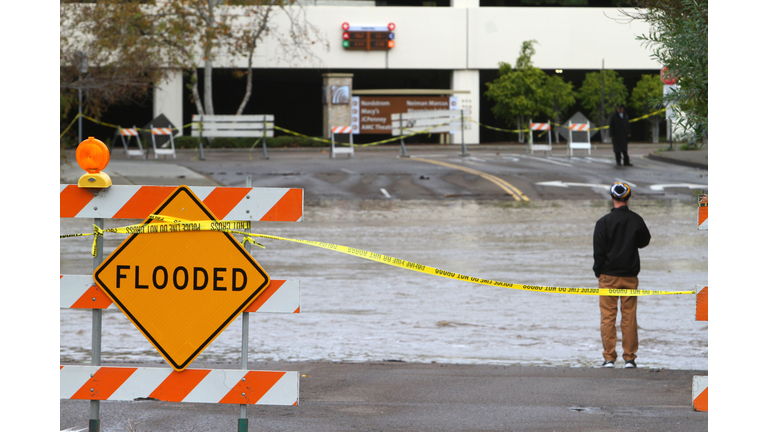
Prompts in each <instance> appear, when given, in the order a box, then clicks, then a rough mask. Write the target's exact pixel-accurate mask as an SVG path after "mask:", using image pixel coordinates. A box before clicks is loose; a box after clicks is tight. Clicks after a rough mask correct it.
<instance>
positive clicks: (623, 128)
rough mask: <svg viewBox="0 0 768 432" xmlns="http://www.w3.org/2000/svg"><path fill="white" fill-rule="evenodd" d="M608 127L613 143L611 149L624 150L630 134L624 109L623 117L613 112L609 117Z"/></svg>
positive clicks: (627, 117) (615, 150)
mask: <svg viewBox="0 0 768 432" xmlns="http://www.w3.org/2000/svg"><path fill="white" fill-rule="evenodd" d="M608 127H609V129H608V131H609V132H610V134H611V142H612V143H613V151H614V152H619V151H626V150H627V144H628V143H629V136H630V129H629V116H628V115H627V112H626V111H624V117H619V113H618V112H614V113H613V114H612V115H611V118H610V119H609V122H608Z"/></svg>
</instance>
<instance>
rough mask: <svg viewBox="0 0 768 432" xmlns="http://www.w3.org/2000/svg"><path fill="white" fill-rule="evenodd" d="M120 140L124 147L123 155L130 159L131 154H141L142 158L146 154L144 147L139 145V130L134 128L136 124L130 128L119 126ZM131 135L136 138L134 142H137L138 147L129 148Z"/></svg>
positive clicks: (144, 157) (145, 156)
mask: <svg viewBox="0 0 768 432" xmlns="http://www.w3.org/2000/svg"><path fill="white" fill-rule="evenodd" d="M119 133H120V140H121V141H122V143H123V148H124V149H125V155H126V156H128V158H129V159H130V158H131V156H141V157H142V159H146V158H147V155H145V154H144V147H143V146H142V145H141V137H139V131H138V129H136V126H134V127H132V128H120V131H119ZM131 137H135V138H136V143H137V144H138V146H139V148H138V149H133V148H129V146H130V144H131Z"/></svg>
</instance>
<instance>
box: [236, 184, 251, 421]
mask: <svg viewBox="0 0 768 432" xmlns="http://www.w3.org/2000/svg"><path fill="white" fill-rule="evenodd" d="M245 187H247V188H250V187H251V176H250V175H249V176H248V177H246V178H245ZM246 232H251V228H250V227H249V228H248V229H247V230H246ZM245 250H246V251H247V252H248V255H250V254H251V244H250V243H248V242H246V243H245ZM249 317H250V313H248V312H243V347H242V351H241V353H240V369H242V370H248V325H249ZM246 407H247V405H246V404H240V418H239V419H237V432H248V415H247V414H246V412H245V408H246Z"/></svg>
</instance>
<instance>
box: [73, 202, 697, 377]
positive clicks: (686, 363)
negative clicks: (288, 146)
mask: <svg viewBox="0 0 768 432" xmlns="http://www.w3.org/2000/svg"><path fill="white" fill-rule="evenodd" d="M608 205H609V202H604V201H599V202H597V201H594V202H593V201H536V202H530V203H516V202H506V201H505V202H493V201H483V202H473V201H383V200H381V201H323V202H317V203H306V205H305V217H304V220H305V222H299V223H278V222H265V223H259V224H255V225H254V228H253V231H254V232H259V233H264V234H272V235H276V236H280V237H288V238H300V239H308V240H318V241H324V242H329V243H336V244H341V245H345V246H351V247H355V248H359V249H364V250H368V251H374V252H378V253H381V254H385V255H390V256H393V257H397V258H401V259H404V260H408V261H413V262H417V263H420V264H424V265H428V266H432V267H437V268H440V269H444V270H448V271H452V272H457V273H462V274H465V275H470V276H475V277H480V278H485V279H492V280H499V281H504V282H512V283H519V284H532V285H547V286H564V287H596V286H597V281H596V279H595V278H594V275H593V274H592V270H591V268H592V231H593V228H594V223H595V221H596V220H597V219H598V218H599V217H600V216H602V215H603V214H605V213H607V212H608V211H609V207H608ZM631 207H632V208H633V209H634V210H635V211H637V212H638V213H640V214H641V215H642V216H643V217H644V218H645V220H646V223H647V225H648V227H649V229H650V231H651V235H652V240H651V244H650V246H648V247H647V248H645V249H643V250H641V252H640V255H641V260H642V268H643V269H642V271H641V273H640V288H641V289H654V290H656V289H659V290H674V291H680V290H692V289H694V288H695V285H705V284H707V261H708V258H707V232H706V231H698V230H697V229H696V203H695V202H694V201H690V202H668V201H665V202H660V201H637V202H632V203H631ZM130 222H132V221H114V220H107V221H106V225H107V227H112V226H123V225H126V224H128V223H130ZM91 224H92V220H73V219H62V221H61V233H62V234H65V233H73V232H89V231H92V228H90V227H91ZM123 238H124V237H122V236H119V235H111V236H110V235H108V237H107V238H106V240H105V256H106V254H108V253H110V252H111V251H112V250H114V249H115V247H117V245H118V244H119V243H120V241H122V239H123ZM60 243H61V263H60V265H61V273H62V274H86V273H91V272H92V268H93V267H92V266H93V261H92V259H91V256H90V254H89V251H90V246H91V243H90V238H89V237H83V238H74V239H64V240H61V242H60ZM263 244H264V245H265V246H266V247H267V248H266V249H260V248H254V251H253V254H254V257H255V258H256V260H257V261H258V262H259V263H260V264H261V265H262V266H263V267H264V268H265V269H266V271H267V272H268V273H269V274H270V276H271V277H272V278H275V279H299V280H301V285H302V293H301V296H302V299H301V313H300V314H285V315H283V314H255V313H252V314H250V359H251V360H252V361H258V360H288V361H298V360H303V361H309V360H329V361H367V360H375V361H380V360H384V359H386V360H404V361H411V362H439V363H499V364H513V363H515V364H535V365H570V366H577V367H579V366H580V367H585V366H586V367H591V366H594V365H596V364H598V363H599V362H602V359H601V352H602V346H601V343H600V334H599V310H598V306H597V298H596V297H593V296H575V295H563V294H547V293H532V292H524V291H517V290H511V289H506V288H498V287H490V286H485V285H477V284H472V283H468V282H460V281H454V280H450V279H446V278H440V277H435V276H430V275H425V274H422V273H418V272H413V271H408V270H405V269H401V268H397V267H392V266H387V265H384V264H379V263H375V262H372V261H367V260H364V259H360V258H355V257H352V256H348V255H344V254H340V253H336V252H333V251H330V250H326V249H320V248H316V247H312V246H306V245H301V244H296V243H290V242H281V241H275V240H268V239H263ZM695 304H696V300H695V297H694V296H693V295H686V296H654V297H641V298H640V300H639V306H638V322H639V325H640V330H639V336H640V351H639V352H638V360H637V361H638V365H639V366H641V367H654V368H670V369H697V370H705V369H708V367H707V353H708V342H707V341H708V337H707V323H706V322H698V321H695V319H694V311H695ZM60 317H61V318H60V327H61V337H60V356H61V360H62V361H65V360H75V361H85V360H88V359H89V358H90V351H89V349H88V347H90V338H91V335H90V319H91V314H90V312H89V311H77V310H62V311H61V313H60ZM240 329H241V323H240V319H239V318H238V320H237V321H235V322H234V323H233V325H231V326H230V327H229V328H228V329H227V330H225V331H224V332H223V333H222V335H221V336H220V337H219V338H218V339H217V340H216V341H214V342H213V343H212V344H211V345H210V346H209V347H208V348H207V350H206V351H205V352H203V353H202V354H201V355H200V356H199V357H198V359H200V360H203V361H232V362H236V361H238V360H239V356H240V344H241V342H240ZM102 344H103V346H102V359H103V360H104V361H105V362H110V361H162V358H161V357H160V355H159V354H158V353H157V352H156V351H155V349H154V347H152V345H150V344H149V342H148V341H146V340H145V339H144V337H143V336H142V335H141V334H140V333H139V332H138V330H136V329H135V328H134V327H133V325H132V324H131V323H130V322H129V321H128V320H127V319H126V318H125V317H124V316H123V315H122V313H120V312H119V311H114V312H106V313H105V314H104V322H103V342H102ZM619 354H621V353H620V352H619Z"/></svg>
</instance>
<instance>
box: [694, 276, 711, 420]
mask: <svg viewBox="0 0 768 432" xmlns="http://www.w3.org/2000/svg"><path fill="white" fill-rule="evenodd" d="M696 321H709V287H708V286H702V285H696ZM693 410H694V411H709V408H708V394H707V377H706V376H694V377H693Z"/></svg>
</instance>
